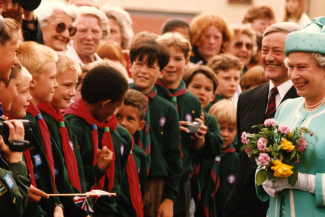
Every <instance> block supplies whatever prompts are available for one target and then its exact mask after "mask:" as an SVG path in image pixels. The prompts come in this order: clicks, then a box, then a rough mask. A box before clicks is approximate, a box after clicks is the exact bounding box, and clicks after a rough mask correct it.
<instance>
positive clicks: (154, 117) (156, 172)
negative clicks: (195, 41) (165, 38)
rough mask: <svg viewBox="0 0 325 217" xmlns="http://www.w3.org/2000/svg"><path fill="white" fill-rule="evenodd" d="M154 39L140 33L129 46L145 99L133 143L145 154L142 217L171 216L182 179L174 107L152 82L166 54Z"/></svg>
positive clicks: (137, 86)
mask: <svg viewBox="0 0 325 217" xmlns="http://www.w3.org/2000/svg"><path fill="white" fill-rule="evenodd" d="M155 39H156V36H155V35H153V34H150V33H146V32H142V33H140V34H138V35H136V36H135V37H134V39H133V41H132V43H131V50H130V61H131V66H130V72H131V73H132V78H133V80H134V83H131V84H130V87H131V88H132V89H135V90H138V91H140V92H141V93H143V94H144V95H146V97H147V98H148V108H147V114H146V116H145V121H146V125H145V128H144V130H142V131H140V132H138V133H136V134H135V135H134V139H135V141H136V143H138V145H139V146H140V147H142V148H143V149H144V150H145V152H146V154H147V171H148V176H147V182H146V190H145V194H144V196H143V203H144V215H145V216H154V217H157V216H173V205H174V201H175V198H176V195H177V193H178V186H179V181H180V178H181V175H182V160H181V155H180V154H181V152H180V147H179V145H180V134H179V123H178V117H177V111H176V109H175V107H174V106H173V105H172V104H171V103H170V102H168V101H167V100H165V99H163V98H162V97H160V96H158V95H157V90H156V87H155V82H156V81H157V79H158V76H163V75H164V74H165V73H166V72H165V71H164V70H163V69H164V68H165V66H166V65H167V64H168V61H169V55H168V50H167V49H166V48H165V47H164V45H162V44H160V43H158V42H157V41H156V40H155Z"/></svg>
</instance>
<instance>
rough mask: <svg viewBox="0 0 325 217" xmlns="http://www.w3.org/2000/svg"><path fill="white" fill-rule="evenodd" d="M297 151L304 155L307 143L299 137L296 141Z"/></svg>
mask: <svg viewBox="0 0 325 217" xmlns="http://www.w3.org/2000/svg"><path fill="white" fill-rule="evenodd" d="M298 142H299V144H298V151H300V152H301V153H304V151H305V150H306V148H307V142H306V139H305V138H304V137H300V138H299V139H298Z"/></svg>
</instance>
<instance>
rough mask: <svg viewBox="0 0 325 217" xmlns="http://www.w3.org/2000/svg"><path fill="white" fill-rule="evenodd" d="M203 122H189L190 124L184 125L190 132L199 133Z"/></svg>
mask: <svg viewBox="0 0 325 217" xmlns="http://www.w3.org/2000/svg"><path fill="white" fill-rule="evenodd" d="M200 126H201V123H200V122H196V121H193V122H189V124H188V125H184V127H186V128H187V129H188V130H189V131H190V132H188V133H190V134H195V133H197V131H198V129H200Z"/></svg>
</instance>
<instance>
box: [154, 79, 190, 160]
mask: <svg viewBox="0 0 325 217" xmlns="http://www.w3.org/2000/svg"><path fill="white" fill-rule="evenodd" d="M156 85H158V86H161V87H162V92H163V93H164V94H165V95H167V96H168V97H169V98H170V101H171V102H172V103H173V105H174V106H175V108H176V110H177V114H178V105H177V97H178V96H182V95H184V94H185V93H186V91H187V89H186V84H185V82H184V81H183V80H181V83H180V85H179V87H178V88H177V90H176V91H175V92H174V93H171V92H170V90H169V89H168V87H167V85H166V84H165V83H164V82H162V80H160V79H158V80H157V81H156ZM179 148H180V150H181V153H180V156H181V158H183V152H182V143H180V144H179Z"/></svg>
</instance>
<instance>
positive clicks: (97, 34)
mask: <svg viewBox="0 0 325 217" xmlns="http://www.w3.org/2000/svg"><path fill="white" fill-rule="evenodd" d="M78 14H79V16H78V18H77V20H76V25H75V26H76V28H77V32H76V34H75V36H74V38H73V45H72V46H70V47H69V48H68V50H67V52H66V55H68V56H70V57H71V58H73V59H74V60H76V61H77V62H78V63H79V64H80V65H81V66H84V65H85V64H87V63H91V62H94V61H101V60H102V59H101V58H100V57H99V56H98V55H97V54H96V51H97V48H98V46H99V43H100V41H101V40H102V39H105V38H107V37H108V34H109V27H108V19H107V17H106V15H105V14H104V13H103V12H102V11H100V10H98V9H96V8H94V7H80V8H78Z"/></svg>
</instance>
